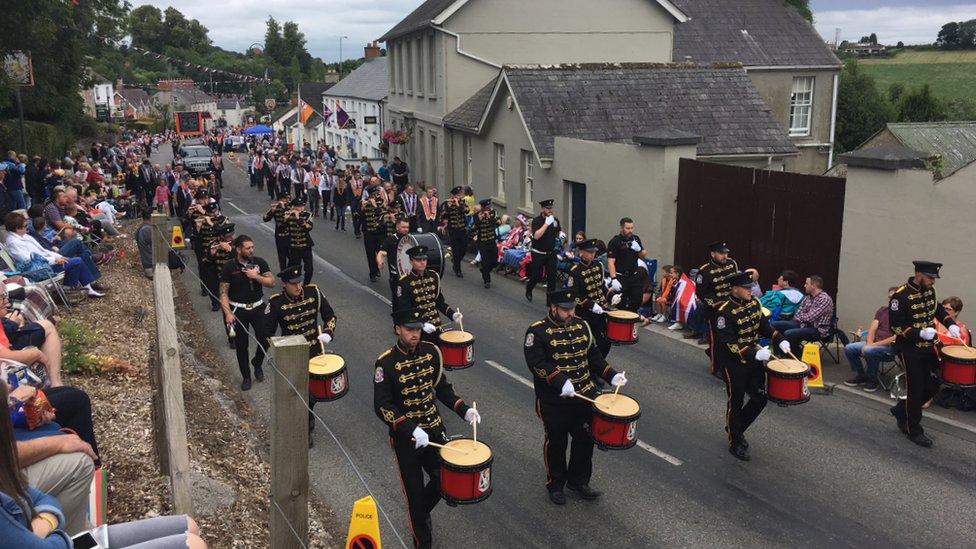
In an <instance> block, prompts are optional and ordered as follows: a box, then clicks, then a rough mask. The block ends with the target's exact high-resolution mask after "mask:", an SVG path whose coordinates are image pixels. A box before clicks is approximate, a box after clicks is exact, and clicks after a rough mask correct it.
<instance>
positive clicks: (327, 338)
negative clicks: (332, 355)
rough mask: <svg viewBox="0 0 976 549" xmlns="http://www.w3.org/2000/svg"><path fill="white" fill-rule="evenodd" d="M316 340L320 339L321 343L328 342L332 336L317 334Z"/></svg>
mask: <svg viewBox="0 0 976 549" xmlns="http://www.w3.org/2000/svg"><path fill="white" fill-rule="evenodd" d="M318 340H319V341H321V342H322V343H326V344H328V343H329V342H331V341H332V336H330V335H329V334H319V337H318Z"/></svg>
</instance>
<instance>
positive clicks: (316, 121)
mask: <svg viewBox="0 0 976 549" xmlns="http://www.w3.org/2000/svg"><path fill="white" fill-rule="evenodd" d="M322 122H325V119H323V118H322V115H320V114H319V113H315V114H313V115H312V116H311V118H309V119H308V122H306V123H305V127H306V128H314V127H316V126H321V125H322Z"/></svg>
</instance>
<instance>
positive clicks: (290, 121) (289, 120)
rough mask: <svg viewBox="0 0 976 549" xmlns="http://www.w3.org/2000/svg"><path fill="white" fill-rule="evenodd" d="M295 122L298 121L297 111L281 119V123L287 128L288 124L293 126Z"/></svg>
mask: <svg viewBox="0 0 976 549" xmlns="http://www.w3.org/2000/svg"><path fill="white" fill-rule="evenodd" d="M296 122H298V113H297V112H296V113H294V114H292V115H291V116H289V117H288V118H286V119H284V120H282V121H281V125H282V126H284V127H286V128H287V127H288V126H294V125H295V123H296Z"/></svg>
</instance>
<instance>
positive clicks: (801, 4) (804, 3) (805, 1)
mask: <svg viewBox="0 0 976 549" xmlns="http://www.w3.org/2000/svg"><path fill="white" fill-rule="evenodd" d="M786 4H787V5H789V6H793V7H794V8H795V9H796V11H798V12H800V15H801V16H803V18H804V19H806V20H807V21H809V22H811V23H813V10H812V9H810V0H786Z"/></svg>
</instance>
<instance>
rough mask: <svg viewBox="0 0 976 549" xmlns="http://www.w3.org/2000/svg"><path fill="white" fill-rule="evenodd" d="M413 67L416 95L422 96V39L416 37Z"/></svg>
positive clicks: (421, 37)
mask: <svg viewBox="0 0 976 549" xmlns="http://www.w3.org/2000/svg"><path fill="white" fill-rule="evenodd" d="M413 55H414V59H413V66H414V67H416V74H415V75H414V78H416V79H417V80H416V82H417V95H423V94H424V37H423V36H418V37H417V39H416V40H415V41H414V45H413Z"/></svg>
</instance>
